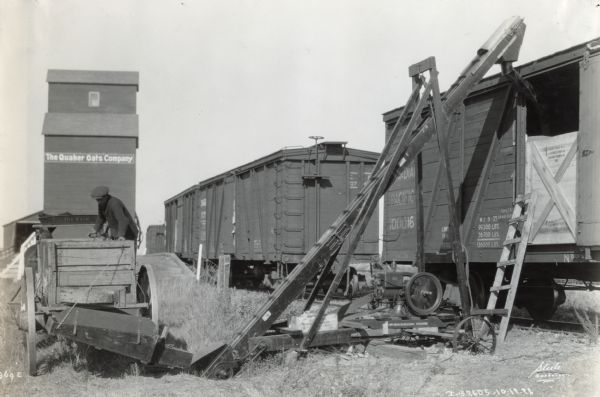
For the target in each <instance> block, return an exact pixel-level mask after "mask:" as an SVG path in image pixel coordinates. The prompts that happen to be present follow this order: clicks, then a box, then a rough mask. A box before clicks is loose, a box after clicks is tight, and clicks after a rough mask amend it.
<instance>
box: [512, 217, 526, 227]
mask: <svg viewBox="0 0 600 397" xmlns="http://www.w3.org/2000/svg"><path fill="white" fill-rule="evenodd" d="M526 220H527V215H521V216H519V217H516V218H512V219H511V220H509V221H508V224H509V225H514V224H515V223H519V222H525V221H526Z"/></svg>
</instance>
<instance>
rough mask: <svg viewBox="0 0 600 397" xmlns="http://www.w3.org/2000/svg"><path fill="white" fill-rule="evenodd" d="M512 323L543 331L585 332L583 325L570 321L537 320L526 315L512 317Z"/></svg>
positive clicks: (520, 326)
mask: <svg viewBox="0 0 600 397" xmlns="http://www.w3.org/2000/svg"><path fill="white" fill-rule="evenodd" d="M510 323H511V324H512V325H514V326H517V327H519V328H532V327H533V328H535V329H539V330H542V331H563V332H575V333H583V332H584V330H583V326H582V325H581V324H579V323H575V322H569V321H535V320H533V319H530V318H525V317H511V318H510Z"/></svg>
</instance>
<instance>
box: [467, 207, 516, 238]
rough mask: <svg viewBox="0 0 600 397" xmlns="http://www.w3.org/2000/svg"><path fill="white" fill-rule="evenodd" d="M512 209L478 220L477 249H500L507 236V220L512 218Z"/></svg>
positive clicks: (481, 217) (502, 209)
mask: <svg viewBox="0 0 600 397" xmlns="http://www.w3.org/2000/svg"><path fill="white" fill-rule="evenodd" d="M512 211H513V209H512V208H511V207H507V208H500V210H499V213H498V214H494V215H484V216H480V217H479V218H477V226H476V228H477V230H476V231H477V234H476V236H477V237H476V242H477V248H499V247H501V246H502V242H503V241H502V239H503V238H504V235H505V234H506V227H507V220H508V219H510V217H511V216H512Z"/></svg>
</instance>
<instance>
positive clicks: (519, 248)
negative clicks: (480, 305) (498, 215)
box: [471, 195, 535, 342]
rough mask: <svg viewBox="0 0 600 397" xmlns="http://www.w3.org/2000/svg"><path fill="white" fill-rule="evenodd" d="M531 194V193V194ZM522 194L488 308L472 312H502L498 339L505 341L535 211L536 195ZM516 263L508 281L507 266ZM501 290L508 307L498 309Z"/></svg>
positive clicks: (505, 304)
mask: <svg viewBox="0 0 600 397" xmlns="http://www.w3.org/2000/svg"><path fill="white" fill-rule="evenodd" d="M527 196H529V195H527ZM527 196H518V197H517V200H516V201H515V207H514V209H513V213H512V218H511V219H510V220H509V221H508V232H507V233H506V240H505V241H504V247H503V248H502V254H501V255H500V260H499V261H498V263H497V265H496V277H495V278H494V283H493V284H492V286H491V287H490V298H489V300H488V303H487V307H486V309H473V310H471V314H472V315H485V316H492V315H499V316H501V317H502V319H501V321H500V329H499V331H498V341H499V342H503V341H504V339H505V338H506V332H507V330H508V322H509V321H510V315H511V312H512V308H513V303H514V301H515V296H516V295H517V287H518V285H519V280H520V278H521V269H522V268H523V259H524V258H525V251H526V250H527V243H528V241H529V233H530V231H531V223H532V220H533V210H534V204H535V196H534V195H532V196H531V197H527ZM510 266H512V269H513V271H512V276H511V279H510V282H509V283H507V284H505V283H504V278H505V275H506V271H507V269H508V268H509V267H510ZM501 291H508V293H507V295H506V302H505V303H504V308H497V307H496V306H497V302H498V296H499V295H500V292H501Z"/></svg>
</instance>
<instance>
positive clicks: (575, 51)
mask: <svg viewBox="0 0 600 397" xmlns="http://www.w3.org/2000/svg"><path fill="white" fill-rule="evenodd" d="M598 40H600V37H598V38H595V39H593V40H590V41H586V42H585V43H582V44H578V45H575V46H573V47H569V48H567V49H565V50H562V51H558V52H555V53H553V54H550V55H547V56H545V57H542V58H538V59H536V60H534V61H531V62H528V63H525V64H523V65H520V66H515V67H514V69H515V70H516V71H517V72H519V74H520V75H521V76H522V77H525V78H527V77H532V76H535V75H537V74H540V73H543V72H545V71H549V70H552V69H556V68H559V67H561V66H565V65H568V64H571V63H574V62H579V60H581V58H582V57H583V54H584V52H585V50H586V48H587V46H588V45H589V44H591V43H593V42H596V41H598ZM504 84H509V81H508V80H507V79H506V78H505V77H504V76H502V75H501V74H500V73H497V74H494V75H492V76H489V77H486V78H484V79H483V80H481V81H480V82H479V83H478V84H477V85H476V86H475V87H474V88H473V90H471V92H470V93H469V96H475V95H478V94H480V93H481V92H482V91H487V90H490V89H494V88H497V87H499V86H501V85H504ZM402 108H403V107H399V108H395V109H392V110H389V111H387V112H385V113H383V121H384V122H387V121H389V120H392V119H395V118H396V117H398V115H399V113H400V111H401V110H402Z"/></svg>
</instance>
